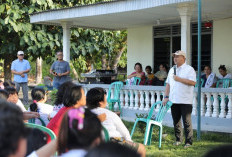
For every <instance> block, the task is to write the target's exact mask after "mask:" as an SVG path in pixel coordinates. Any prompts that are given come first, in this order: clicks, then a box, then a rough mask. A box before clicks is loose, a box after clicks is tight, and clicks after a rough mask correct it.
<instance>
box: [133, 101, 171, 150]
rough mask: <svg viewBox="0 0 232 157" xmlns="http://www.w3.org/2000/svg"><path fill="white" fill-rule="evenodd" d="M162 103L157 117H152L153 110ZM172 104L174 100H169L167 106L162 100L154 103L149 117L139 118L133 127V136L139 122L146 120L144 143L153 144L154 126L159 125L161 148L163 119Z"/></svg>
mask: <svg viewBox="0 0 232 157" xmlns="http://www.w3.org/2000/svg"><path fill="white" fill-rule="evenodd" d="M158 104H160V109H159V111H158V113H157V114H156V115H155V119H154V120H153V119H151V118H152V114H153V111H154V109H155V107H156V106H157V105H158ZM171 106H172V102H171V101H168V102H167V104H166V105H165V106H163V105H162V101H158V102H156V103H155V104H153V105H152V107H151V109H150V111H149V114H148V117H147V118H137V119H136V121H135V123H134V126H133V129H132V131H131V138H132V136H133V134H134V131H135V127H136V125H137V123H138V122H144V123H146V131H145V136H144V142H143V143H144V145H151V138H152V132H153V127H154V126H155V125H157V126H158V127H159V148H161V141H162V132H163V125H162V121H163V119H164V116H165V114H166V113H167V111H168V110H169V108H170V107H171Z"/></svg>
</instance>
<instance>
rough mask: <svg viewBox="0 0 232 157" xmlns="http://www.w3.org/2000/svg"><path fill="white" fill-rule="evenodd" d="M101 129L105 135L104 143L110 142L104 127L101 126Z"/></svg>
mask: <svg viewBox="0 0 232 157" xmlns="http://www.w3.org/2000/svg"><path fill="white" fill-rule="evenodd" d="M102 129H103V132H104V135H105V142H109V141H110V135H109V132H108V130H107V129H106V128H105V127H104V126H102Z"/></svg>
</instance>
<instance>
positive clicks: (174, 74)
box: [173, 65, 176, 75]
mask: <svg viewBox="0 0 232 157" xmlns="http://www.w3.org/2000/svg"><path fill="white" fill-rule="evenodd" d="M173 68H174V75H176V65H174V66H173Z"/></svg>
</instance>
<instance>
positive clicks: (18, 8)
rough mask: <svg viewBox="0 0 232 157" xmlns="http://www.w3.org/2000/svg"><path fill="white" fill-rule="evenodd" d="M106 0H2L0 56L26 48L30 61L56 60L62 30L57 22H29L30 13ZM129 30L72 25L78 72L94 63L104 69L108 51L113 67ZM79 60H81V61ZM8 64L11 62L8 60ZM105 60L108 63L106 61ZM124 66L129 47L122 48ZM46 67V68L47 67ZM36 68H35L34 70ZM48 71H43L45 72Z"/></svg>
mask: <svg viewBox="0 0 232 157" xmlns="http://www.w3.org/2000/svg"><path fill="white" fill-rule="evenodd" d="M102 1H107V0H78V1H76V0H31V1H22V0H5V1H2V0H1V1H0V2H1V3H0V16H1V18H0V32H2V33H1V35H0V59H1V58H2V59H5V58H6V57H8V56H13V58H14V57H16V54H15V53H16V52H17V51H18V50H23V51H24V52H25V55H26V56H31V57H32V58H31V61H33V60H36V58H37V57H42V59H43V60H46V63H47V64H51V63H52V62H53V61H54V60H55V57H54V56H55V52H57V51H58V50H61V49H62V33H63V30H62V28H61V27H58V26H46V25H36V24H31V23H30V14H33V13H35V12H39V11H44V10H47V9H56V8H65V7H72V6H77V5H84V4H93V3H98V2H102ZM126 37H127V32H126V31H101V30H91V29H83V28H72V29H71V39H70V41H71V43H70V46H71V48H70V51H71V59H72V60H73V65H74V68H75V69H78V70H77V71H78V74H80V73H82V72H86V71H88V70H89V66H90V65H91V64H94V67H95V68H98V69H101V67H102V64H103V63H102V61H101V59H102V56H103V55H105V56H106V58H107V61H108V66H109V67H111V66H112V63H113V62H114V60H115V58H117V56H116V55H117V53H118V52H119V51H120V50H122V48H123V47H126ZM79 62H80V63H79ZM7 64H9V63H7ZM104 64H105V63H104ZM119 65H120V66H121V67H125V66H126V49H125V50H124V51H123V54H122V60H120V61H119ZM45 71H47V69H46V70H45ZM34 72H35V71H33V74H35V73H34ZM45 75H47V74H44V71H43V76H45Z"/></svg>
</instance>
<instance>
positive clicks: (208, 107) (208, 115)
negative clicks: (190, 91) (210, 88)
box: [205, 93, 212, 117]
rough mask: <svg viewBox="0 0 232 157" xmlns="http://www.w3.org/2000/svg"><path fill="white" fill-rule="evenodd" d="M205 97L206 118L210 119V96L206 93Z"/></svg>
mask: <svg viewBox="0 0 232 157" xmlns="http://www.w3.org/2000/svg"><path fill="white" fill-rule="evenodd" d="M206 97H207V101H206V107H207V109H206V114H205V116H206V117H211V115H212V111H211V94H210V93H206Z"/></svg>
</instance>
